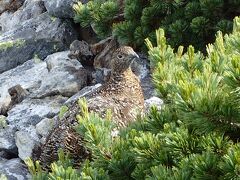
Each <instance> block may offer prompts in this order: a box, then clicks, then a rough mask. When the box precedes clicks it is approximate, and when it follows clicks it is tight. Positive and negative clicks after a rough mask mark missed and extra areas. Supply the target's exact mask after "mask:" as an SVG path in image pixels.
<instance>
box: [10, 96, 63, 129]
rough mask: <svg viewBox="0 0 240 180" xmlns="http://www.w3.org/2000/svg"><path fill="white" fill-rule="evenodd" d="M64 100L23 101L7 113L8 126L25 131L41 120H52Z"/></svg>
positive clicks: (48, 98) (47, 98)
mask: <svg viewBox="0 0 240 180" xmlns="http://www.w3.org/2000/svg"><path fill="white" fill-rule="evenodd" d="M66 100H67V98H65V97H62V96H55V97H54V96H53V97H46V98H44V99H25V100H24V101H23V102H22V103H21V104H17V105H16V106H15V107H13V108H12V109H11V110H10V111H9V112H8V117H7V121H8V124H9V126H13V127H15V128H17V129H18V130H25V128H27V127H29V126H30V125H33V126H35V125H36V124H38V123H39V122H40V121H41V120H42V119H44V118H52V117H54V116H55V115H56V114H58V112H59V109H60V107H61V106H62V104H64V102H65V101H66Z"/></svg>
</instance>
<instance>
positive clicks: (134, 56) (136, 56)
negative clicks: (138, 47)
mask: <svg viewBox="0 0 240 180" xmlns="http://www.w3.org/2000/svg"><path fill="white" fill-rule="evenodd" d="M130 58H131V59H132V60H134V59H139V56H138V54H137V53H135V52H133V53H132V54H131V55H130Z"/></svg>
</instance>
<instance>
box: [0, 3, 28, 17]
mask: <svg viewBox="0 0 240 180" xmlns="http://www.w3.org/2000/svg"><path fill="white" fill-rule="evenodd" d="M23 2H24V0H1V1H0V14H2V13H3V12H4V11H16V10H17V9H18V8H19V7H21V5H22V4H23Z"/></svg>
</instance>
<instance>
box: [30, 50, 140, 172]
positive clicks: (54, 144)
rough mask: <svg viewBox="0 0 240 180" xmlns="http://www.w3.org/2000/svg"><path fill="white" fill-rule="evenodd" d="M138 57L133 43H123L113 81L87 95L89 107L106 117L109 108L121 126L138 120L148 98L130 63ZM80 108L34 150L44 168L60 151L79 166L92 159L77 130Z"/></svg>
mask: <svg viewBox="0 0 240 180" xmlns="http://www.w3.org/2000/svg"><path fill="white" fill-rule="evenodd" d="M135 58H139V57H138V55H137V54H136V53H135V52H134V50H133V49H132V48H131V47H129V46H121V47H119V48H118V49H117V50H115V52H114V53H113V56H112V59H111V62H110V65H111V76H110V78H109V80H108V81H107V82H106V83H105V84H104V85H102V86H101V87H100V88H99V89H97V90H96V91H95V92H93V93H91V94H90V95H88V96H86V97H85V98H86V100H87V104H88V110H89V111H90V112H95V113H98V114H99V115H100V116H101V117H103V118H104V117H105V116H106V114H107V112H108V111H109V109H110V110H111V112H112V120H113V122H115V124H116V125H117V128H119V129H120V128H123V127H126V126H128V124H129V123H130V122H133V121H134V120H135V119H136V115H137V114H138V113H142V112H143V111H144V97H143V92H142V89H141V85H140V80H139V79H138V77H137V76H136V75H135V74H134V73H133V72H132V70H131V68H130V66H131V63H132V62H133V61H134V59H135ZM79 111H80V108H79V106H78V105H77V103H76V102H75V103H73V105H72V106H71V107H69V111H68V112H67V113H66V114H65V115H64V117H63V118H62V119H61V120H60V121H59V123H58V125H56V126H55V128H53V130H52V131H51V132H50V133H49V135H48V136H47V138H46V141H45V143H44V144H43V145H42V146H40V147H38V148H36V149H35V150H34V153H35V155H34V156H35V160H36V159H37V160H39V161H40V164H41V165H42V166H43V169H45V170H48V169H49V165H50V164H51V163H52V162H54V161H56V160H57V159H58V150H59V149H63V150H64V152H65V153H69V154H70V157H72V159H73V160H74V166H75V167H77V166H79V164H81V162H83V161H84V160H86V159H87V158H88V159H90V157H91V152H90V150H88V149H87V148H86V147H85V146H84V138H83V137H81V136H80V135H79V134H78V133H77V132H76V130H75V128H74V124H76V122H77V120H76V115H77V114H79Z"/></svg>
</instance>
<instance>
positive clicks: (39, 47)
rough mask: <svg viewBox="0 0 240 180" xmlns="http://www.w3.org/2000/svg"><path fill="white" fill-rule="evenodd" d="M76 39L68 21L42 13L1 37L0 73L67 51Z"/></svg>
mask: <svg viewBox="0 0 240 180" xmlns="http://www.w3.org/2000/svg"><path fill="white" fill-rule="evenodd" d="M75 39H77V35H76V32H75V30H74V28H73V27H72V24H71V22H70V21H64V20H61V19H58V18H53V17H51V16H50V15H49V14H47V13H43V14H41V15H39V16H37V17H36V18H33V19H30V20H27V21H25V22H24V23H23V24H21V25H20V26H19V27H18V28H16V29H13V30H11V31H8V32H5V33H4V34H2V35H1V36H0V73H2V72H4V71H7V70H9V69H12V68H14V67H16V66H18V65H20V64H22V63H24V62H26V61H27V60H29V59H31V58H33V57H34V56H35V57H38V58H40V59H44V58H46V57H47V55H49V54H52V53H54V52H58V51H61V50H64V49H67V48H68V47H69V45H70V43H71V42H72V41H73V40H75Z"/></svg>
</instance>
